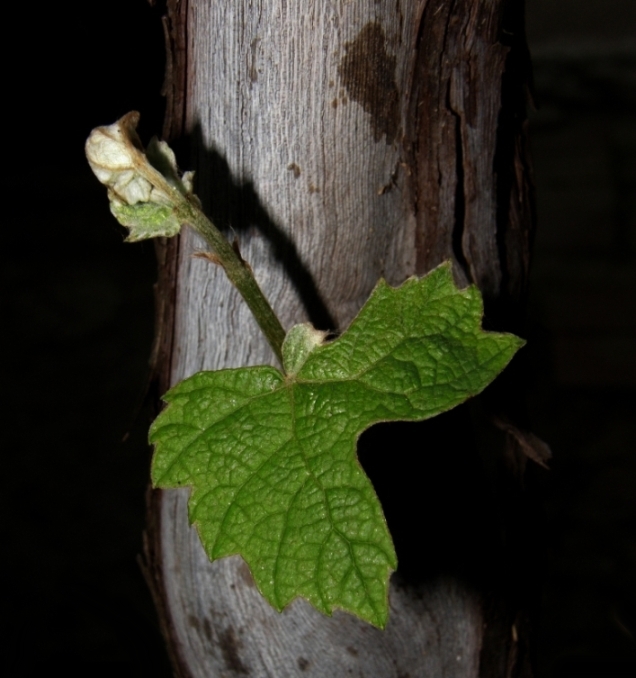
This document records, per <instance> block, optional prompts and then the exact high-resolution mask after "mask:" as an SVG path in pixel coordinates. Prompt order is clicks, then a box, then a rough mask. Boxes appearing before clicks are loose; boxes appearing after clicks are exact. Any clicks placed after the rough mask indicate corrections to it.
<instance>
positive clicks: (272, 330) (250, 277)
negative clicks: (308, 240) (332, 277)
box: [175, 196, 285, 365]
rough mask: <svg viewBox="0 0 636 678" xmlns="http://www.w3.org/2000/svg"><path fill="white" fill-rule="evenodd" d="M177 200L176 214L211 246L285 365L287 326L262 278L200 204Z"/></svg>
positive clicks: (184, 199) (216, 258)
mask: <svg viewBox="0 0 636 678" xmlns="http://www.w3.org/2000/svg"><path fill="white" fill-rule="evenodd" d="M175 202H176V205H175V215H176V216H177V218H178V219H179V221H181V222H182V223H185V224H187V225H188V226H190V227H191V228H192V229H194V230H195V231H196V232H197V233H198V234H199V235H200V236H201V237H202V238H203V239H204V240H205V241H206V242H207V243H208V245H209V246H210V247H211V249H212V252H213V253H214V255H215V261H216V263H218V264H219V265H220V266H222V267H223V270H224V271H225V274H226V275H227V277H228V279H229V281H230V282H231V283H232V285H234V287H236V289H237V290H238V292H239V294H240V295H241V296H242V297H243V299H244V300H245V303H246V304H247V305H248V307H249V309H250V311H251V312H252V314H253V315H254V318H255V319H256V322H257V323H258V326H259V327H260V328H261V331H262V332H263V334H264V335H265V338H266V339H267V341H268V343H269V345H270V346H271V347H272V350H273V351H274V353H275V354H276V357H277V358H278V360H279V362H280V364H281V365H282V364H283V351H282V347H283V340H284V339H285V330H284V329H283V326H282V325H281V322H280V320H279V319H278V316H277V315H276V314H275V313H274V310H273V309H272V307H271V306H270V303H269V301H268V300H267V297H265V295H264V294H263V291H262V290H261V288H260V287H259V284H258V282H256V278H255V277H254V274H253V273H252V269H251V268H250V266H249V264H248V263H247V262H246V261H244V260H243V259H242V257H241V256H240V255H239V254H238V252H237V251H236V250H235V249H234V247H232V245H230V243H229V242H228V240H227V239H226V238H225V237H224V235H223V234H222V233H221V231H219V229H218V228H217V227H216V226H215V225H214V224H213V223H212V222H211V221H210V220H209V219H208V218H207V217H206V216H205V214H203V212H202V211H201V209H200V208H199V207H198V206H197V205H195V204H193V202H192V201H191V200H189V199H188V198H187V197H185V196H182V197H181V199H180V200H178V201H175Z"/></svg>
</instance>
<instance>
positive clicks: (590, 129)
mask: <svg viewBox="0 0 636 678" xmlns="http://www.w3.org/2000/svg"><path fill="white" fill-rule="evenodd" d="M527 6H528V34H529V39H530V46H531V50H532V53H533V58H534V68H535V80H536V90H537V99H538V103H539V105H540V108H539V110H538V111H537V112H535V113H533V114H532V146H533V154H534V162H535V171H536V183H537V189H538V214H539V231H538V235H537V241H536V247H535V257H534V264H533V272H532V291H531V309H530V310H531V322H530V326H529V327H530V330H529V332H530V336H529V338H530V347H531V349H532V351H533V352H534V356H535V358H534V360H535V365H536V368H535V370H534V380H533V384H532V387H531V391H530V396H529V407H530V412H531V415H532V417H531V418H532V422H533V425H534V429H535V432H536V433H537V434H538V435H540V436H541V437H542V438H543V439H545V440H546V441H548V442H549V443H550V445H551V446H552V449H553V452H554V460H553V463H552V470H551V471H550V472H549V473H548V472H546V473H545V474H544V475H543V477H541V476H539V481H538V486H539V491H540V493H541V497H542V500H543V506H544V508H545V512H546V515H547V527H546V539H547V543H548V547H549V560H548V564H547V566H546V571H545V572H544V573H542V576H544V577H545V579H546V586H545V592H544V596H543V600H542V616H541V624H540V629H539V645H538V656H537V662H538V669H539V673H538V675H539V678H566V677H568V678H569V677H572V678H573V677H575V676H590V677H592V676H593V677H594V678H604V677H606V676H607V677H610V676H626V675H632V674H631V673H629V669H630V668H631V669H632V672H633V673H636V672H635V671H634V669H635V668H636V664H634V661H635V652H634V642H635V641H634V635H635V634H636V539H635V533H636V358H635V353H636V351H635V349H636V301H635V300H636V265H635V264H636V205H635V202H636V200H635V196H636V37H635V35H636V2H634V1H633V0H528V2H527ZM5 34H6V35H7V36H12V35H15V37H16V40H15V42H14V44H13V46H12V47H11V48H10V52H8V54H7V55H6V56H5V69H4V70H5V82H7V86H6V91H7V92H8V93H9V96H8V100H5V110H6V111H7V113H8V119H9V122H7V121H6V119H5V125H4V130H5V132H4V144H5V145H6V147H8V152H7V154H5V162H4V172H6V174H4V176H5V179H4V185H5V198H4V205H5V208H6V209H8V217H7V216H5V219H4V223H5V228H4V229H3V246H2V250H1V253H2V268H1V279H2V284H1V287H0V295H1V297H0V298H1V304H2V318H3V332H2V344H3V345H2V355H3V357H4V360H3V362H2V375H3V376H2V384H3V390H4V394H5V396H4V398H3V406H2V413H3V423H2V429H1V431H2V460H3V473H2V492H1V495H0V496H1V500H2V514H1V515H2V544H3V547H4V548H3V553H4V557H3V565H4V566H5V568H6V573H5V575H4V577H3V582H4V586H3V588H2V609H3V612H4V614H3V617H2V628H1V629H0V633H1V637H2V640H3V643H2V645H3V647H4V649H3V650H2V651H3V653H4V655H5V657H4V659H5V661H3V662H2V664H3V665H10V666H15V667H16V668H15V672H16V673H15V675H18V674H19V673H21V672H22V670H23V669H18V668H17V667H18V666H21V667H23V668H24V667H27V666H30V665H34V666H35V668H34V669H33V670H34V672H35V675H39V673H40V672H41V671H42V669H41V668H38V666H39V667H46V669H47V670H51V669H59V668H62V669H63V670H64V671H65V672H66V674H67V675H69V674H71V675H75V674H77V675H97V672H98V671H99V670H100V669H99V663H103V665H104V671H105V672H106V673H107V674H108V675H113V674H114V672H115V671H116V672H118V673H124V674H125V673H126V671H127V670H128V669H130V670H131V671H132V673H133V674H134V675H153V676H156V678H162V677H163V676H168V675H170V672H169V668H168V665H167V660H166V658H165V652H164V650H163V646H162V642H161V639H160V636H159V633H158V629H157V624H156V620H155V616H154V611H153V608H152V604H151V601H150V597H149V594H148V592H147V590H146V587H145V584H144V581H143V578H142V576H141V574H140V571H139V567H138V565H137V562H136V557H137V554H138V553H139V551H140V549H141V532H142V528H143V513H144V492H145V489H146V483H147V474H148V464H149V451H148V449H147V446H146V444H145V436H146V430H147V425H148V418H149V413H148V411H147V409H145V408H144V406H143V394H144V388H145V383H146V377H147V370H148V368H147V363H148V355H149V351H150V345H151V341H152V335H153V298H152V285H153V282H154V280H155V261H154V250H153V246H152V244H151V243H140V244H135V245H124V244H123V242H122V239H123V238H122V229H121V228H120V227H119V226H118V225H117V224H116V223H115V222H114V221H113V219H112V218H111V217H110V215H109V213H108V208H107V201H106V197H105V191H104V190H103V189H102V187H101V186H100V185H99V184H98V183H97V181H96V180H95V179H94V178H93V176H92V175H91V174H90V171H89V170H88V167H87V165H86V163H85V160H84V155H83V143H84V140H85V138H86V136H87V135H88V133H89V132H90V130H91V128H93V127H95V126H97V125H99V124H109V123H111V122H113V121H114V120H116V119H117V118H118V117H119V116H121V115H122V114H123V113H125V112H127V111H129V110H132V109H137V110H140V111H141V112H142V119H141V126H140V132H141V136H142V138H143V139H144V140H148V138H149V137H150V136H151V135H152V134H155V133H157V132H159V131H160V129H161V122H162V117H163V100H162V98H161V96H160V94H159V91H160V88H161V82H162V79H163V62H164V52H163V35H162V29H161V23H160V17H159V14H158V12H157V11H155V10H153V9H152V8H150V6H149V5H148V4H147V3H146V1H145V0H109V2H107V3H97V2H90V3H89V2H67V3H64V4H63V5H60V4H53V3H49V4H47V5H39V6H37V7H35V6H29V7H28V8H27V9H26V10H11V11H10V12H9V13H8V15H7V18H5ZM6 49H7V47H6V42H5V50H6ZM124 438H125V441H124Z"/></svg>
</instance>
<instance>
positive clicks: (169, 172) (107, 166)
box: [86, 111, 197, 241]
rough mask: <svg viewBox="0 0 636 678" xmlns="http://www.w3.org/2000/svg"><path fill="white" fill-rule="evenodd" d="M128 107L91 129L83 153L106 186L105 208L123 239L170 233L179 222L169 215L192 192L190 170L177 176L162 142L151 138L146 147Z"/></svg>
mask: <svg viewBox="0 0 636 678" xmlns="http://www.w3.org/2000/svg"><path fill="white" fill-rule="evenodd" d="M138 122H139V113H137V112H136V111H132V112H130V113H127V114H126V115H124V116H123V117H122V118H120V119H119V120H118V121H117V122H116V123H114V124H112V125H108V126H106V127H97V128H96V129H94V130H93V131H92V132H91V134H90V136H89V137H88V139H87V141H86V157H87V159H88V163H89V165H90V166H91V169H92V170H93V172H94V173H95V176H96V177H97V178H98V179H99V180H100V181H101V182H102V183H103V184H104V185H105V186H107V188H108V197H109V199H110V209H111V212H112V213H113V215H114V216H115V217H116V219H117V220H118V221H119V222H120V223H121V224H122V225H124V226H126V227H127V228H128V229H130V235H129V237H128V240H131V241H135V240H145V239H146V238H155V237H170V236H173V235H176V234H177V233H178V232H179V230H180V228H181V224H180V223H179V219H178V218H177V216H176V215H175V213H174V210H175V207H176V206H177V204H178V203H179V202H180V201H183V199H184V198H189V199H190V201H191V202H192V201H193V202H194V203H195V204H197V201H196V198H195V197H194V196H193V195H192V179H193V173H192V172H186V173H185V174H184V175H183V176H182V177H180V176H179V172H178V169H177V161H176V158H175V155H174V153H173V151H172V149H171V148H170V147H169V146H168V144H166V143H165V141H158V140H157V139H152V141H151V142H150V144H149V145H148V149H147V151H144V148H143V146H142V144H141V141H140V139H139V136H138V135H137V132H136V128H137V123H138Z"/></svg>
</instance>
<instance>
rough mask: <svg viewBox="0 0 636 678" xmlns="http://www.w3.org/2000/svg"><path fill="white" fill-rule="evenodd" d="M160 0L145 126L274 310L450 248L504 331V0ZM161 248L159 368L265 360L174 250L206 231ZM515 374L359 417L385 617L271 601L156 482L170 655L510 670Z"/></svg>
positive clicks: (514, 260)
mask: <svg viewBox="0 0 636 678" xmlns="http://www.w3.org/2000/svg"><path fill="white" fill-rule="evenodd" d="M167 6H168V19H167V20H166V28H167V36H168V40H167V44H168V46H169V47H170V48H171V52H170V57H169V62H168V63H169V68H168V76H169V80H168V82H167V86H166V93H167V94H168V95H169V96H168V104H169V106H168V115H167V118H166V128H165V130H164V133H165V135H166V136H168V137H170V138H173V139H174V138H177V137H179V136H187V137H188V138H189V140H190V143H191V145H192V148H194V149H195V154H194V164H195V165H196V167H195V169H196V170H197V172H198V184H197V186H198V192H199V195H201V197H202V198H203V200H204V204H205V206H206V208H207V209H208V212H209V214H210V215H211V216H212V218H213V220H214V221H215V223H216V224H217V225H218V226H219V227H221V228H222V229H224V230H226V231H227V232H228V234H233V235H236V237H238V239H239V242H240V248H241V253H242V255H243V257H244V258H245V259H246V260H247V261H249V263H250V264H251V266H252V268H253V269H254V272H255V275H256V277H257V279H258V280H259V282H260V284H261V286H262V287H263V289H264V291H265V293H266V295H267V296H268V298H269V299H270V300H271V302H272V305H273V306H274V309H275V310H276V311H277V313H278V314H279V315H280V317H281V320H282V321H283V324H284V325H285V326H287V327H289V326H291V325H292V324H294V323H297V322H301V321H303V320H306V319H310V320H312V321H313V322H314V324H315V325H317V326H319V327H322V328H328V329H344V328H345V327H346V326H347V324H348V323H349V321H350V320H351V319H352V317H353V316H354V315H355V313H356V312H357V310H358V309H359V308H360V306H361V305H362V304H363V303H364V301H365V300H366V298H367V297H368V295H369V293H370V292H371V290H372V288H373V286H374V285H375V283H376V282H377V280H378V278H380V277H385V278H386V279H387V280H388V281H389V283H391V284H399V283H401V282H402V281H403V280H404V279H405V278H407V277H408V276H410V275H413V274H418V275H419V274H423V273H425V272H426V271H428V270H430V269H431V268H433V267H434V266H436V265H437V264H439V263H440V262H442V261H444V260H446V259H451V260H452V261H453V264H454V271H455V275H456V278H457V280H458V282H460V283H467V282H475V283H477V284H478V285H479V286H480V288H481V289H482V291H483V292H484V295H485V299H486V304H487V306H486V311H487V314H486V324H487V325H488V326H489V327H491V328H496V329H507V330H512V331H517V332H519V331H521V329H522V326H521V325H522V318H523V303H524V296H525V289H526V281H527V273H528V262H529V251H530V238H531V231H532V214H531V200H530V186H531V184H530V179H529V172H528V167H527V158H526V152H525V146H524V139H525V136H524V134H525V133H524V120H525V84H526V80H527V74H528V73H527V51H526V50H525V42H524V36H523V19H522V17H523V1H522V0H510V1H509V2H505V1H504V0H479V1H475V0H428V1H427V0H375V1H374V2H372V1H371V0H359V1H355V2H351V1H347V0H339V1H338V0H333V1H329V0H304V2H287V1H286V0H232V1H231V2H212V1H210V0H187V1H186V0H168V3H167ZM162 248H163V249H161V250H160V252H161V257H162V258H163V259H164V260H165V262H166V265H165V266H164V267H163V278H162V282H161V284H160V288H159V298H160V306H159V307H160V309H163V310H162V311H161V313H160V330H161V331H160V332H159V334H158V337H159V339H158V342H157V348H156V351H155V355H156V357H157V359H158V364H159V368H160V369H159V372H158V374H159V378H158V383H159V388H160V389H162V390H164V389H165V388H166V387H167V386H168V385H169V384H170V383H175V382H176V381H179V380H180V379H182V378H184V377H186V376H188V375H191V374H193V373H194V372H196V371H198V370H201V369H219V368H223V367H234V366H241V365H254V364H259V363H272V362H273V360H274V358H273V355H272V353H271V351H270V349H269V347H268V344H267V342H266V341H265V339H264V338H263V337H262V336H261V335H260V333H259V330H258V328H257V326H256V324H255V322H254V321H253V319H252V318H251V317H250V316H249V312H248V310H247V308H246V307H245V305H244V304H243V302H242V301H241V299H240V298H239V297H238V294H237V293H236V292H235V291H234V290H233V289H232V288H231V287H230V285H229V283H228V282H227V280H226V279H225V277H224V275H223V272H222V271H221V270H220V269H219V268H217V267H214V266H213V265H211V264H210V263H209V262H206V261H205V260H203V259H200V258H193V257H192V254H193V253H194V252H195V251H196V250H197V249H198V248H203V243H201V242H200V241H199V240H198V239H197V238H196V236H194V235H193V234H192V233H191V232H186V233H184V234H183V235H182V236H181V238H180V242H179V244H178V245H175V244H169V245H163V246H162ZM166 248H167V249H166ZM173 302H174V306H173V305H172V304H173ZM171 309H172V310H171ZM518 374H519V372H518V370H517V372H516V373H515V372H514V370H513V373H512V376H511V377H509V378H507V379H504V380H500V381H501V383H500V384H499V385H498V386H497V388H495V389H490V393H489V394H488V395H487V396H486V397H484V398H482V399H481V401H480V402H479V403H477V404H474V405H473V406H472V407H471V408H466V407H465V408H459V410H458V411H457V412H456V413H453V414H452V415H445V417H443V418H441V423H440V422H438V423H435V424H434V423H431V424H429V425H428V428H427V427H417V426H416V427H412V426H411V427H406V426H402V427H400V426H396V427H394V428H391V429H386V428H385V429H381V428H380V429H373V430H372V431H371V432H369V433H368V434H365V436H363V438H362V440H361V448H362V449H361V458H362V461H363V464H364V465H365V467H366V468H367V469H368V471H369V473H370V474H371V477H372V480H374V483H376V487H377V488H378V492H379V495H380V498H381V500H382V501H383V504H384V505H385V509H386V512H387V518H388V520H389V526H390V528H391V530H392V533H394V534H395V538H396V547H397V551H398V558H399V559H400V569H399V570H398V573H397V574H396V576H395V577H394V578H393V580H392V584H391V594H390V595H391V618H390V622H389V625H388V627H387V629H386V630H385V631H383V632H382V631H378V630H376V629H373V628H371V627H370V626H369V625H367V624H365V623H363V622H361V621H359V620H357V619H355V618H353V617H351V616H349V615H346V614H344V613H341V614H335V615H334V617H333V618H326V617H323V616H322V615H320V614H319V613H318V612H316V611H315V610H313V609H312V608H311V607H310V606H309V605H308V604H306V603H305V602H304V601H302V600H297V601H295V602H294V603H292V604H291V605H290V606H289V607H288V609H286V610H285V611H284V612H283V613H282V614H278V613H276V612H275V611H273V610H272V609H271V608H270V607H269V606H268V604H267V603H266V602H265V601H264V600H263V599H262V598H261V597H260V595H259V593H258V592H257V591H256V589H255V587H254V584H253V581H252V578H251V575H250V573H249V571H248V569H247V567H246V566H245V564H244V563H243V562H242V561H241V560H240V558H238V557H233V558H228V559H224V560H221V561H217V562H215V563H209V562H208V561H207V558H206V556H205V554H204V552H203V549H202V547H201V545H200V543H199V539H198V537H197V535H196V532H195V531H194V530H193V529H191V528H189V527H188V522H187V508H186V507H187V499H188V491H187V490H178V491H164V492H158V491H155V492H153V493H152V496H151V499H150V505H149V506H150V510H149V513H150V517H151V520H150V522H149V528H148V534H147V549H146V568H147V573H148V578H149V581H150V582H151V585H152V588H153V592H154V595H155V599H156V602H157V605H158V609H159V611H160V616H161V619H162V623H163V625H164V633H165V635H166V639H167V641H168V645H169V648H170V651H171V654H172V658H173V663H174V666H175V671H176V672H177V674H178V675H180V676H196V677H199V676H201V677H203V676H239V675H252V676H276V677H280V678H282V677H284V676H297V675H309V676H330V677H331V676H340V675H349V674H352V675H359V676H377V677H380V676H381V677H382V678H384V677H388V676H411V677H415V676H427V677H436V676H457V677H461V678H468V677H469V676H470V677H472V676H477V675H481V676H497V677H499V676H513V675H515V676H517V675H525V672H526V671H527V652H526V649H525V646H526V643H527V631H526V628H525V621H524V620H525V618H526V611H527V607H528V604H527V600H524V597H523V592H524V591H525V590H526V588H527V587H526V586H525V584H524V583H520V582H523V580H524V578H525V577H526V576H527V572H528V571H530V570H531V569H532V568H531V564H530V561H529V560H528V557H527V548H526V546H525V544H524V542H525V529H526V528H525V527H524V525H523V524H522V519H521V518H520V516H522V515H523V514H524V512H527V507H526V506H525V504H524V499H523V498H522V497H521V495H520V486H519V483H518V474H514V473H512V472H510V471H505V472H504V473H503V474H502V473H501V472H500V471H501V468H503V467H504V466H505V463H506V460H507V463H508V468H511V467H512V466H514V468H515V469H517V470H518V468H519V467H520V466H523V459H522V455H521V448H522V446H523V445H522V444H520V443H519V442H518V441H519V440H520V439H521V438H520V436H521V437H522V434H520V433H519V432H518V431H517V429H516V428H514V427H513V428H511V427H510V426H511V425H510V423H509V422H510V421H513V422H516V423H517V424H519V416H520V408H518V407H517V402H518V401H519V397H518V394H519V385H518ZM494 417H498V418H499V419H498V421H499V423H500V428H501V427H502V426H501V422H502V421H503V422H506V423H505V425H504V426H503V427H504V428H505V426H508V428H507V429H506V430H507V431H508V433H504V432H502V431H501V430H499V429H498V428H496V427H495V426H494V425H493V423H492V421H493V418H494ZM521 423H523V422H521ZM387 430H389V431H390V433H389V434H387V433H386V431H387ZM382 431H384V433H383V432H382ZM510 431H513V432H516V433H515V434H516V438H515V435H512V434H511V433H510ZM399 436H402V438H401V439H400V438H399ZM385 443H388V445H389V446H390V453H391V454H390V458H389V459H388V462H387V461H384V459H385V458H386V456H387V455H386V450H385ZM435 444H439V445H440V449H439V450H436V449H435V448H434V447H433V446H434V445H435ZM424 447H426V449H427V450H431V451H429V452H428V456H427V461H426V467H423V466H422V464H423V462H422V461H421V459H422V450H421V449H420V448H424ZM396 448H399V450H400V451H401V452H406V453H407V454H402V455H401V454H400V452H396ZM414 458H416V461H415V465H414V466H409V464H412V463H413V459H414ZM440 459H441V460H442V461H439V460H440ZM418 460H420V461H418ZM511 461H512V462H513V463H512V464H510V462H511ZM493 469H494V470H493ZM420 474H421V475H420ZM441 476H444V477H441ZM414 478H415V479H416V480H414ZM440 487H442V488H444V491H446V490H448V492H449V493H451V495H452V501H453V502H454V503H453V505H452V506H453V510H452V511H450V512H449V511H448V510H444V508H443V506H442V507H441V508H440V504H439V502H440V501H441V496H440V495H439V491H440V490H439V488H440ZM493 488H494V489H493ZM436 492H437V493H438V494H436ZM427 493H428V494H427ZM429 495H430V496H431V497H433V499H434V501H433V500H429V499H427V497H428V496H429ZM426 501H429V503H428V504H427V503H426ZM431 509H432V510H433V511H435V514H434V515H431V514H430V510H431ZM442 531H444V535H443V536H442V537H439V538H438V537H435V534H436V533H437V532H439V533H440V534H441V532H442ZM451 533H452V534H451ZM431 535H433V536H431ZM436 539H437V541H436ZM440 539H441V541H440ZM420 546H422V547H426V550H425V551H424V552H423V553H422V550H423V549H420ZM440 551H443V556H440ZM484 553H486V554H487V555H486V556H484V555H483V554H484Z"/></svg>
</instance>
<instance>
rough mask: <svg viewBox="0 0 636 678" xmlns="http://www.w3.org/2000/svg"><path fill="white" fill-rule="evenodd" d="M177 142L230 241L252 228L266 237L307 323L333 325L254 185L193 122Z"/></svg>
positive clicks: (294, 250)
mask: <svg viewBox="0 0 636 678" xmlns="http://www.w3.org/2000/svg"><path fill="white" fill-rule="evenodd" d="M178 147H179V148H180V149H184V150H185V149H188V150H189V152H190V153H191V158H192V162H191V163H190V164H191V165H192V166H193V167H194V169H195V171H196V175H195V176H196V181H195V184H196V186H195V191H196V192H197V195H198V196H199V198H200V199H201V202H202V203H203V210H204V212H205V213H206V214H207V215H208V217H210V219H211V220H212V222H213V223H214V225H215V226H216V227H217V228H218V229H219V230H220V231H221V232H222V233H223V234H224V235H225V236H226V237H227V238H228V239H229V240H230V241H231V240H233V238H234V237H236V238H237V239H238V245H239V247H240V243H241V238H242V237H246V236H248V235H249V233H250V231H253V230H256V231H257V232H258V233H259V234H260V235H261V236H262V237H263V238H264V239H265V240H266V241H268V243H269V246H270V250H271V252H272V254H273V256H274V259H275V260H276V261H277V262H278V264H279V265H280V266H281V268H282V269H283V270H284V271H285V275H286V277H287V278H288V279H289V280H290V281H291V283H292V285H293V286H294V289H295V290H296V292H297V294H298V296H299V298H300V299H301V301H302V303H303V305H304V307H305V310H306V312H307V315H308V317H309V320H310V321H311V323H312V324H313V325H314V326H315V327H316V328H317V329H321V330H334V329H335V328H336V321H335V320H334V318H333V316H332V315H331V313H330V312H329V309H328V308H327V304H326V303H325V301H324V299H323V298H322V296H321V294H320V292H319V291H318V287H317V285H316V282H315V280H314V278H313V276H312V274H311V272H310V271H309V270H308V269H307V267H306V265H305V264H304V263H303V261H302V258H301V256H300V253H299V252H298V249H297V247H296V245H295V244H294V242H293V241H292V239H291V238H290V237H289V235H288V234H287V233H285V231H284V230H283V228H282V227H281V226H280V225H279V224H277V223H276V222H275V221H274V219H272V217H271V216H270V214H269V213H268V211H267V209H266V208H265V206H264V205H263V203H262V202H261V200H260V197H259V195H258V193H257V192H256V189H255V188H254V184H253V183H252V182H251V181H240V180H237V179H236V178H235V177H234V176H233V175H232V172H231V170H230V167H229V165H228V163H227V160H226V159H225V157H224V156H223V155H221V154H220V153H219V152H218V151H217V150H215V149H213V148H207V147H206V145H205V142H204V139H203V134H202V130H201V127H200V126H199V125H198V124H197V125H196V126H195V127H194V128H193V130H192V131H191V132H190V134H188V135H187V136H186V137H184V138H182V139H181V140H180V142H179V143H178Z"/></svg>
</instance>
